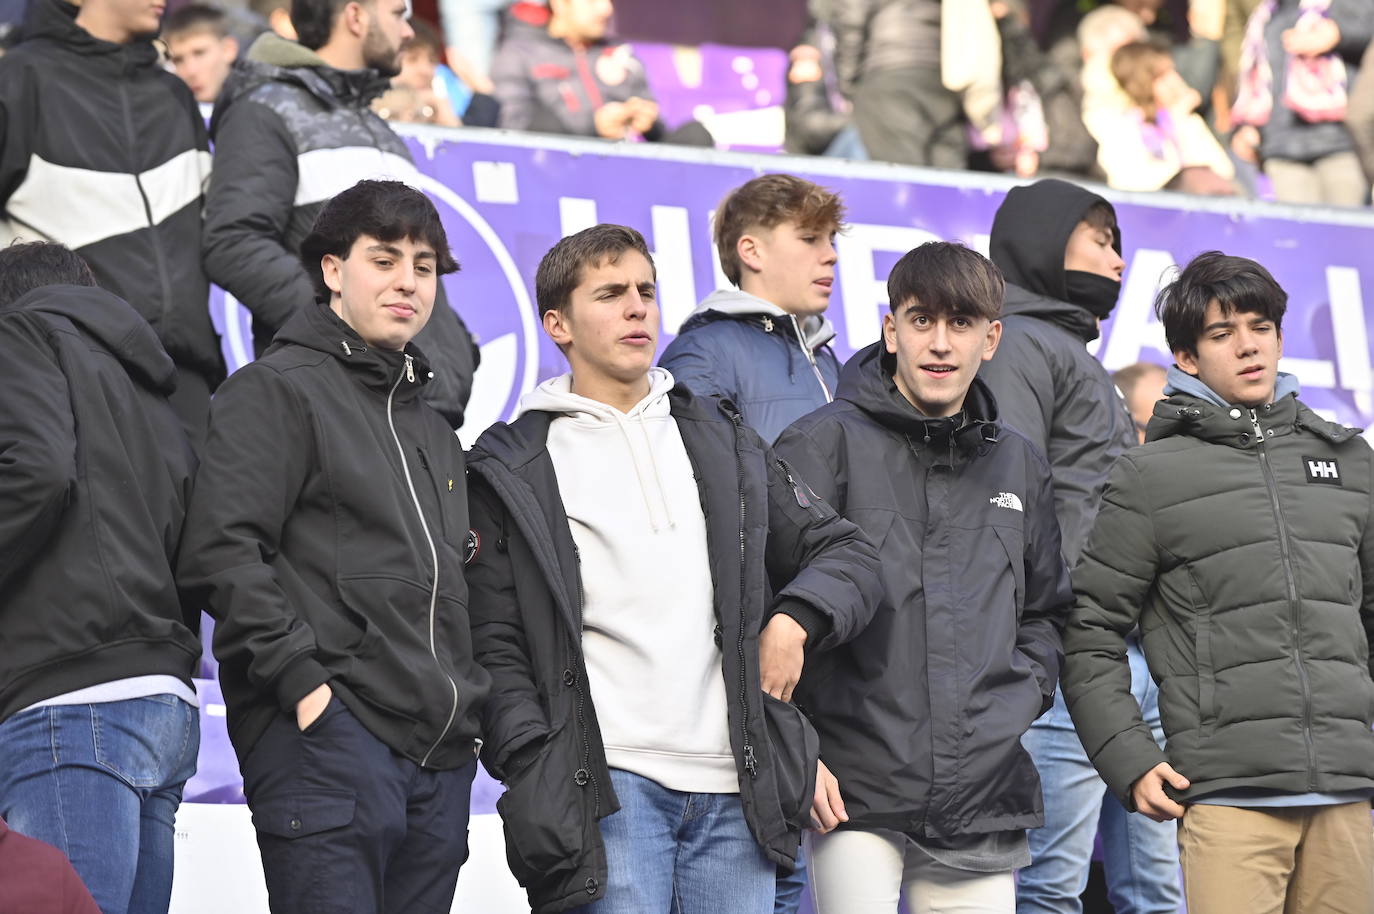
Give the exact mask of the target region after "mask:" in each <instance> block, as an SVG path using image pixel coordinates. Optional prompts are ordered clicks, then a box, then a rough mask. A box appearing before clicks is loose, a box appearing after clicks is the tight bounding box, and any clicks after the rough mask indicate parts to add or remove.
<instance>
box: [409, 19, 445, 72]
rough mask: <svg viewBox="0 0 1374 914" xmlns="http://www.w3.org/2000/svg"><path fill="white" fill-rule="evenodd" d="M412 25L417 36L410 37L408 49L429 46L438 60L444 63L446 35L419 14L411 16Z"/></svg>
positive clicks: (432, 54) (431, 52) (431, 53)
mask: <svg viewBox="0 0 1374 914" xmlns="http://www.w3.org/2000/svg"><path fill="white" fill-rule="evenodd" d="M410 27H411V29H413V30H414V31H415V37H414V38H412V39H410V44H408V45H406V49H407V50H415V49H417V48H427V49H428V50H429V52H430V55H431V56H432V57H433V58H434V59H435V60H436V61H437V62H439V63H443V62H444V36H443V35H441V34H439V30H438V29H436V28H435V27H434V26H433V25H431V24H430V23H429V22H428V21H426V20H424V19H421V18H420V17H419V16H411V17H410Z"/></svg>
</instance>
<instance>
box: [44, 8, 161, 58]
mask: <svg viewBox="0 0 1374 914" xmlns="http://www.w3.org/2000/svg"><path fill="white" fill-rule="evenodd" d="M79 12H80V10H79V9H78V8H77V7H75V6H73V5H72V4H70V3H66V2H63V0H33V2H32V3H31V4H30V6H29V10H28V13H27V15H26V17H25V20H24V28H23V32H22V35H21V38H22V40H24V41H28V40H32V39H37V38H46V39H48V40H49V41H52V42H55V43H57V44H60V45H62V46H63V47H65V48H67V49H68V50H70V51H72V52H74V53H77V54H81V55H83V56H87V57H92V58H99V59H102V60H104V61H106V62H107V63H108V64H109V65H114V66H117V67H118V68H119V70H120V71H121V72H122V73H124V74H126V75H127V74H129V73H132V72H133V71H135V70H140V69H151V68H154V67H156V66H157V64H158V60H159V54H158V50H157V47H156V46H154V44H153V41H152V38H151V37H149V38H141V39H138V40H135V41H131V42H129V43H128V44H115V43H114V42H112V41H102V40H101V39H99V38H96V37H95V36H94V35H92V34H91V33H90V32H88V31H86V30H85V29H83V28H82V27H81V26H79V25H77V24H76V16H77V13H79Z"/></svg>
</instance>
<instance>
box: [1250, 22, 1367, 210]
mask: <svg viewBox="0 0 1374 914" xmlns="http://www.w3.org/2000/svg"><path fill="white" fill-rule="evenodd" d="M1371 39H1374V0H1265V2H1263V3H1261V4H1260V5H1259V6H1258V7H1256V8H1255V11H1254V13H1252V14H1251V16H1250V20H1249V22H1247V23H1246V26H1245V40H1244V43H1243V46H1242V49H1241V58H1240V64H1239V67H1240V72H1239V83H1240V84H1239V89H1238V91H1237V95H1236V101H1235V104H1234V105H1232V107H1231V121H1232V123H1233V124H1234V125H1236V130H1235V133H1234V134H1233V135H1232V138H1231V148H1232V150H1233V151H1234V152H1235V153H1236V155H1237V156H1239V157H1241V158H1242V159H1244V160H1246V161H1250V162H1259V163H1261V164H1262V166H1263V168H1264V173H1265V174H1266V175H1267V176H1268V177H1269V179H1270V180H1271V181H1272V182H1273V184H1274V195H1275V196H1276V197H1277V198H1278V199H1279V200H1280V201H1281V202H1284V203H1325V204H1330V205H1336V206H1361V205H1363V204H1365V203H1367V202H1368V200H1369V183H1368V182H1367V181H1366V180H1365V176H1364V172H1363V170H1362V169H1361V167H1360V160H1359V156H1358V155H1357V154H1356V152H1355V143H1354V141H1353V140H1352V139H1351V136H1350V131H1349V130H1347V129H1346V126H1345V123H1344V121H1345V117H1346V111H1347V104H1348V94H1347V93H1348V88H1349V86H1350V84H1351V83H1352V82H1353V81H1354V80H1355V79H1356V78H1357V74H1358V72H1359V63H1360V58H1361V57H1362V56H1363V54H1364V52H1365V49H1366V48H1367V47H1368V46H1369V43H1370V40H1371Z"/></svg>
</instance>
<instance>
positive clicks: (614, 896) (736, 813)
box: [573, 769, 777, 914]
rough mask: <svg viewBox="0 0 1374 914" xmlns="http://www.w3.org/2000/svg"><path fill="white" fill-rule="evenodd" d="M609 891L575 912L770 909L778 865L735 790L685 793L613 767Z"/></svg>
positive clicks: (764, 913) (607, 837)
mask: <svg viewBox="0 0 1374 914" xmlns="http://www.w3.org/2000/svg"><path fill="white" fill-rule="evenodd" d="M611 784H612V786H614V787H615V792H616V796H618V797H619V798H620V811H619V812H616V813H612V814H611V815H609V816H607V817H606V818H604V819H602V820H601V823H600V824H601V838H602V840H603V841H605V842H606V863H607V867H608V869H609V872H608V874H607V879H606V895H605V897H604V898H602V899H601V900H600V901H594V902H592V903H591V904H589V905H583V906H582V907H579V908H574V909H573V910H574V911H575V912H580V914H647V912H654V914H668V912H672V914H772V911H773V885H774V882H775V881H776V878H777V867H776V866H775V865H774V864H773V863H772V861H770V860H769V859H768V857H767V856H765V855H764V853H763V849H762V848H760V847H759V845H758V842H757V841H755V840H754V836H753V834H752V833H751V832H750V831H749V826H748V825H747V824H745V821H744V808H743V807H742V806H741V805H740V799H739V796H738V795H737V794H733V793H683V792H681V791H678V790H669V789H668V788H666V787H662V786H660V785H659V784H657V783H656V782H654V781H651V780H649V779H648V778H644V777H640V776H639V775H637V774H631V773H630V772H628V771H621V770H618V769H613V770H612V771H611Z"/></svg>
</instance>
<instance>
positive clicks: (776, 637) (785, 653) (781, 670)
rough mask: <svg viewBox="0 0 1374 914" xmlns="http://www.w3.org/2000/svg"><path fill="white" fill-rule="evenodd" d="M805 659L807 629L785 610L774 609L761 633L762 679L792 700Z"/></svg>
mask: <svg viewBox="0 0 1374 914" xmlns="http://www.w3.org/2000/svg"><path fill="white" fill-rule="evenodd" d="M805 662H806V629H804V628H802V627H801V626H800V625H799V624H798V623H797V620H796V619H793V618H792V617H791V616H789V615H787V614H785V613H775V614H774V615H773V618H771V619H769V620H768V624H767V625H765V626H764V627H763V634H761V635H759V679H760V681H761V682H762V685H763V690H764V691H765V692H767V693H768V694H769V695H772V696H773V697H774V698H776V699H778V700H779V701H791V700H792V690H793V689H795V688H796V687H797V682H798V681H799V680H800V679H801V673H802V664H803V663H805Z"/></svg>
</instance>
